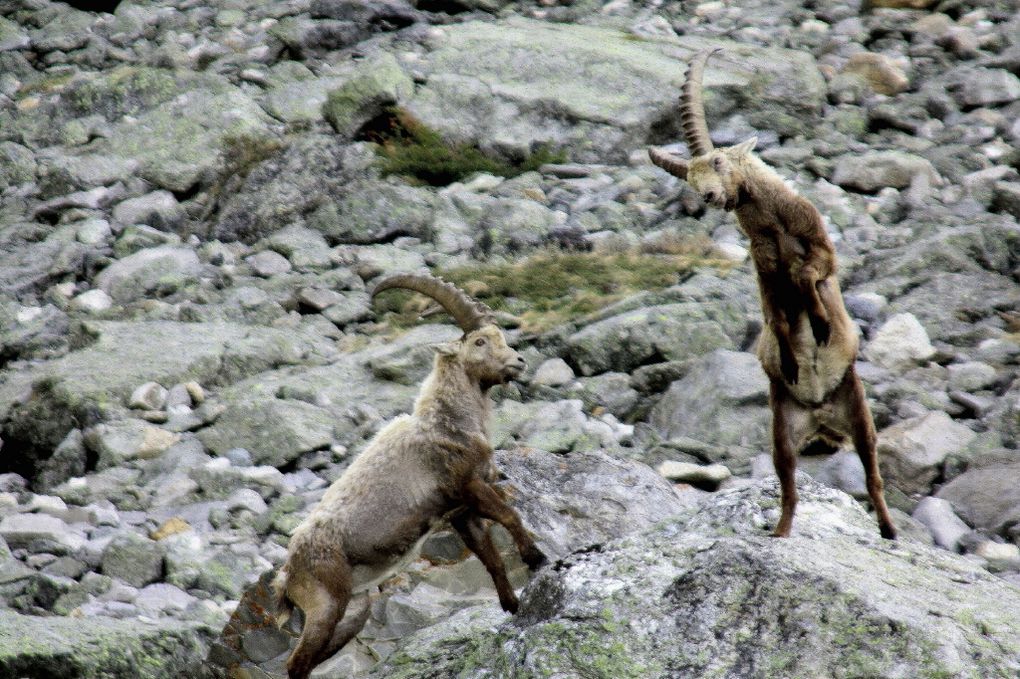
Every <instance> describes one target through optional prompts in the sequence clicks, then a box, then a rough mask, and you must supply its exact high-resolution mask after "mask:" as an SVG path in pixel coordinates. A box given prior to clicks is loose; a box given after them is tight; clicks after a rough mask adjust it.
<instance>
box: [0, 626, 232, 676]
mask: <svg viewBox="0 0 1020 679" xmlns="http://www.w3.org/2000/svg"><path fill="white" fill-rule="evenodd" d="M209 632H210V630H209V629H208V628H207V627H205V626H204V625H197V624H194V623H182V622H174V621H167V620H161V621H159V622H153V621H151V620H145V621H142V620H113V619H110V618H102V617H91V618H89V619H88V621H87V622H86V623H83V621H82V620H76V619H74V618H64V617H46V618H41V617H36V616H31V615H19V614H17V613H12V612H10V611H0V675H2V676H5V677H95V679H118V678H119V677H138V678H139V679H141V678H143V677H144V679H177V678H178V677H193V678H194V679H204V678H206V677H211V676H212V675H210V674H208V672H207V670H206V669H205V665H204V663H203V658H204V656H205V652H206V648H207V647H208V637H209Z"/></svg>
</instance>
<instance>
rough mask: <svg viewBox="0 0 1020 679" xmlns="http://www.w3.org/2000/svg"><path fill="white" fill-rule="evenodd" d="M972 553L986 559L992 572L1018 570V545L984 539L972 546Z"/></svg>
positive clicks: (1019, 557) (1019, 564)
mask: <svg viewBox="0 0 1020 679" xmlns="http://www.w3.org/2000/svg"><path fill="white" fill-rule="evenodd" d="M974 554H976V555H977V556H980V557H981V558H982V559H984V560H985V561H987V562H988V570H990V571H992V572H993V573H996V572H1000V571H1017V570H1020V547H1017V546H1016V545H1014V544H1009V543H1004V542H993V541H992V540H985V541H983V542H980V543H978V545H977V547H975V548H974Z"/></svg>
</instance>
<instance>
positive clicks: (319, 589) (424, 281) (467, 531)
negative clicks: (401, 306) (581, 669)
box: [274, 274, 545, 679]
mask: <svg viewBox="0 0 1020 679" xmlns="http://www.w3.org/2000/svg"><path fill="white" fill-rule="evenodd" d="M390 288H406V289H409V290H415V291H417V292H420V293H422V294H425V295H428V296H429V297H432V298H433V299H434V300H436V301H437V302H438V303H439V304H440V305H442V307H443V308H444V309H446V311H447V312H448V313H449V314H450V315H451V316H453V318H454V320H455V321H456V322H457V324H458V325H459V326H460V328H461V329H462V330H463V331H464V335H463V337H461V338H460V339H459V340H457V341H455V342H450V343H447V344H442V345H439V346H438V347H437V351H436V357H435V362H434V366H433V369H432V373H431V374H430V375H429V376H428V378H426V380H425V382H424V384H423V385H422V388H421V392H420V394H419V395H418V399H417V401H416V402H415V405H414V412H413V414H411V415H401V416H399V417H397V418H396V419H394V420H393V421H392V422H390V423H389V424H388V425H386V427H384V428H383V429H382V430H381V431H380V432H379V433H378V434H377V435H376V436H375V438H374V439H373V440H372V442H371V443H370V444H369V445H368V447H367V448H366V449H365V451H364V452H363V453H361V455H360V456H359V457H358V458H357V459H356V460H355V461H354V463H353V464H351V466H350V468H349V469H348V470H347V471H346V472H345V473H344V474H343V476H341V477H340V478H339V479H337V480H336V481H335V482H334V483H333V485H332V486H330V487H329V489H328V490H327V491H326V494H325V495H323V497H322V501H321V502H319V504H318V505H317V506H316V507H315V508H314V509H313V510H312V512H311V513H310V514H309V515H308V517H307V518H306V519H305V520H304V521H303V522H302V523H301V524H300V525H299V526H298V528H297V530H296V531H295V532H294V535H293V537H291V539H290V544H289V545H288V554H287V562H286V564H284V566H283V568H281V570H280V573H279V575H278V576H277V578H276V580H275V582H274V586H275V590H276V596H277V604H278V620H279V621H280V622H281V624H282V622H283V621H285V620H286V618H287V616H288V614H289V612H290V609H291V606H293V605H297V606H298V607H299V608H301V610H302V611H304V614H305V624H304V629H303V630H302V632H301V638H300V640H299V641H298V645H297V648H295V650H294V652H293V653H292V654H291V656H290V658H289V660H288V661H287V672H288V675H289V677H290V679H305V678H306V677H307V676H308V675H309V673H311V671H312V669H313V668H314V667H315V666H316V665H318V664H319V663H321V662H322V661H324V660H326V659H327V658H329V657H330V656H332V655H333V654H334V653H336V652H337V651H338V650H340V648H342V647H343V646H344V645H345V644H346V643H347V642H348V641H350V640H351V639H352V638H354V636H355V635H356V634H357V633H358V632H359V631H360V630H361V628H362V627H363V626H364V624H365V622H366V620H367V619H368V612H369V605H368V596H367V591H368V590H369V589H370V588H371V587H373V586H374V585H376V584H378V583H379V582H380V581H382V580H384V579H385V578H386V577H389V575H391V574H392V573H393V572H394V570H396V569H398V568H400V566H401V565H402V563H401V562H402V561H403V560H405V559H406V557H407V556H408V555H410V554H413V553H414V549H413V548H414V547H415V545H416V544H417V543H418V542H419V541H420V540H421V539H422V538H423V537H424V536H425V535H426V534H427V533H428V531H429V530H430V529H431V528H432V527H433V526H435V525H436V524H438V523H440V522H442V521H444V520H445V521H449V522H450V524H451V525H452V526H453V527H454V528H455V529H456V530H457V532H458V533H459V534H460V535H461V537H462V538H463V539H464V542H465V544H466V545H467V546H468V548H469V549H471V551H472V552H474V553H475V554H476V555H477V556H478V558H479V559H480V560H481V562H482V563H483V564H484V565H485V568H486V569H487V570H488V572H489V574H490V575H491V576H492V579H493V582H494V583H495V585H496V591H497V592H498V594H499V601H500V604H501V605H502V606H503V609H504V610H506V611H510V612H514V611H516V610H517V597H516V595H515V594H514V591H513V588H512V587H511V585H510V582H509V580H508V579H507V574H506V569H505V567H504V565H503V562H502V560H501V559H500V556H499V553H498V552H497V550H496V547H495V545H494V544H493V542H492V537H491V536H490V534H489V530H488V529H489V526H488V525H486V522H485V520H491V521H496V522H498V523H500V524H502V525H503V526H505V527H506V528H507V530H508V531H510V535H511V536H513V539H514V541H515V542H516V544H517V548H518V549H519V550H520V553H521V557H522V558H523V559H524V561H525V563H527V564H528V565H529V566H530V567H531V568H537V567H538V566H539V565H541V564H542V563H543V562H544V561H545V557H544V556H543V554H542V552H541V551H539V549H538V548H537V547H536V546H535V543H534V541H533V540H532V538H531V536H530V535H529V534H528V532H527V530H525V528H524V526H523V525H522V523H521V520H520V517H519V516H518V515H517V512H515V511H514V510H513V509H512V508H510V507H509V506H508V505H507V504H506V503H505V502H504V501H503V500H502V498H501V496H500V495H499V494H498V493H497V491H496V490H495V489H494V488H493V486H492V485H490V483H489V481H490V477H491V474H492V448H491V446H490V445H489V435H488V431H489V430H488V418H489V410H490V401H489V397H488V391H489V389H490V388H491V387H493V386H495V385H497V384H502V383H503V382H506V381H508V380H510V379H513V378H515V377H517V376H518V375H519V374H520V373H521V371H522V370H523V369H524V366H525V363H524V359H523V358H522V357H521V356H520V354H518V353H517V352H516V351H514V350H513V349H511V348H510V347H509V346H507V343H506V338H505V337H504V336H503V332H502V331H501V330H500V329H499V327H497V326H496V325H495V323H494V320H493V314H492V312H491V310H490V309H489V308H488V307H486V306H485V305H483V304H481V303H480V302H477V301H475V300H472V299H471V298H470V297H468V296H467V295H466V294H465V293H464V292H462V291H461V290H459V289H457V288H455V287H454V286H453V285H450V284H449V283H446V282H444V281H441V280H439V279H437V278H433V277H432V276H429V275H423V274H397V275H393V276H390V277H387V278H385V279H384V280H382V281H381V282H380V283H378V284H377V285H376V286H375V289H374V291H373V293H372V294H373V297H374V296H375V295H377V294H379V293H380V292H382V291H383V290H388V289H390ZM355 595H359V596H362V597H363V599H364V600H363V602H362V605H361V608H360V609H359V610H358V611H357V612H356V613H353V614H352V615H350V616H347V618H344V613H345V611H346V610H347V607H348V604H349V603H350V600H351V598H352V596H355ZM341 620H343V622H342V623H341Z"/></svg>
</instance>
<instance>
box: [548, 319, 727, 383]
mask: <svg viewBox="0 0 1020 679" xmlns="http://www.w3.org/2000/svg"><path fill="white" fill-rule="evenodd" d="M720 306H721V308H713V307H712V306H707V305H702V304H696V303H680V304H668V305H657V306H649V307H642V308H638V309H635V310H634V311H627V312H625V313H622V314H619V315H617V316H612V317H610V318H607V319H605V320H601V321H597V322H595V323H592V324H591V325H588V326H586V327H585V328H582V329H581V330H579V331H577V332H576V333H574V334H573V335H571V336H570V337H569V338H567V348H568V350H569V351H570V356H571V358H572V360H573V361H574V363H575V364H576V365H577V366H578V368H580V370H581V373H582V374H584V375H594V374H598V373H601V372H606V371H608V370H617V371H620V370H623V371H629V370H631V369H633V368H636V367H637V366H639V365H641V364H642V363H645V362H646V361H648V359H650V358H652V357H653V356H661V357H663V358H665V359H666V360H683V359H686V358H692V357H694V356H699V355H701V354H704V353H707V352H709V351H711V350H712V349H713V348H715V347H719V346H723V347H727V346H733V341H732V340H731V339H730V338H729V336H727V334H726V332H725V331H724V329H723V328H724V327H731V325H730V323H729V322H728V321H730V319H731V318H733V317H735V316H736V315H737V309H736V308H734V307H735V305H733V306H730V305H720Z"/></svg>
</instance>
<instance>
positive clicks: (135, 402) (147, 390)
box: [128, 382, 169, 410]
mask: <svg viewBox="0 0 1020 679" xmlns="http://www.w3.org/2000/svg"><path fill="white" fill-rule="evenodd" d="M168 394H169V392H168V391H167V390H166V389H165V388H164V387H163V385H161V384H159V383H158V382H146V383H145V384H143V385H141V386H139V387H138V388H137V389H135V390H134V391H133V392H131V398H130V399H129V400H128V407H129V408H139V409H141V410H162V409H163V406H164V405H166V400H167V395H168Z"/></svg>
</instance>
